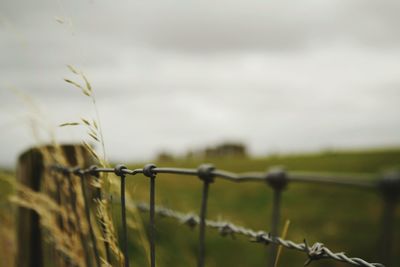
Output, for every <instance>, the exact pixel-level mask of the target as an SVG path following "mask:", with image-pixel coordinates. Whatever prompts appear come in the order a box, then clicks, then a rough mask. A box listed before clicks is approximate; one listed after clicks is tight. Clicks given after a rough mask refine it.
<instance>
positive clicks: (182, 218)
mask: <svg viewBox="0 0 400 267" xmlns="http://www.w3.org/2000/svg"><path fill="white" fill-rule="evenodd" d="M127 205H135V206H136V207H137V208H138V210H140V211H142V212H148V211H149V210H150V207H149V205H148V204H146V203H138V204H135V203H128V204H127ZM155 212H156V214H158V215H160V216H162V217H169V218H173V219H176V220H178V221H179V222H181V223H182V224H187V225H188V226H190V227H195V226H197V225H199V224H200V217H199V216H197V215H195V214H193V213H182V212H179V211H175V210H172V209H169V208H165V207H161V206H156V207H155ZM205 225H206V226H207V227H209V228H214V229H217V230H218V231H219V233H220V234H221V235H222V236H226V235H230V236H232V235H234V234H237V235H242V236H245V237H249V238H250V239H251V241H252V242H256V243H261V244H266V245H268V244H271V243H272V244H276V245H281V246H283V247H285V248H288V249H294V250H297V251H301V252H303V253H306V254H307V256H308V260H307V261H306V263H305V265H308V264H309V263H310V262H311V261H314V260H320V259H332V260H336V261H340V262H346V263H349V264H352V265H355V266H365V267H384V265H383V264H381V263H370V262H367V261H365V260H363V259H360V258H355V257H348V256H347V255H346V254H345V253H344V252H336V253H335V252H332V251H331V250H330V249H329V248H327V247H325V246H324V244H322V243H319V242H317V243H315V244H313V245H312V246H311V247H310V246H309V245H308V243H307V241H306V240H304V242H303V243H295V242H293V241H290V240H285V239H282V238H280V237H273V236H271V235H270V234H269V233H267V232H264V231H255V230H252V229H249V228H245V227H243V226H238V225H235V224H233V223H231V222H226V221H213V220H206V221H205Z"/></svg>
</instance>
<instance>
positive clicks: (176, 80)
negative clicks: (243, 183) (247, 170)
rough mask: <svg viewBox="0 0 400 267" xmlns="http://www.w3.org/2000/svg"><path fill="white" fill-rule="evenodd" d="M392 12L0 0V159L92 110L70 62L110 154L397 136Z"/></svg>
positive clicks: (63, 135) (398, 58)
mask: <svg viewBox="0 0 400 267" xmlns="http://www.w3.org/2000/svg"><path fill="white" fill-rule="evenodd" d="M399 12H400V2H399V1H375V0H353V1H348V0H332V1H321V0H309V1H308V0H307V1H304V0H303V1H282V0H279V1H278V0H277V1H259V0H240V1H169V0H163V1H150V2H149V1H109V0H79V1H77V0H76V1H72V0H68V1H66V0H38V1H22V0H13V1H7V0H2V1H0V132H1V138H0V146H1V149H0V165H9V164H13V163H14V161H15V158H16V156H17V155H18V153H20V152H21V151H23V150H24V149H26V148H27V147H29V146H31V145H34V144H36V143H37V142H38V141H41V142H46V141H48V138H49V137H48V130H43V127H44V126H46V127H47V128H50V129H52V130H54V131H55V134H56V136H57V139H58V140H60V141H61V142H67V141H69V142H79V141H80V140H82V139H85V138H86V135H85V132H84V131H83V130H81V129H76V128H75V129H67V128H57V127H56V126H57V125H58V124H60V123H63V122H67V121H76V120H79V118H80V117H86V118H91V117H93V116H94V111H93V106H92V105H91V102H90V99H88V98H87V97H85V96H83V95H82V94H81V93H80V91H79V90H77V89H76V88H73V87H72V86H71V85H69V84H67V83H65V82H64V81H63V78H75V77H74V76H73V74H71V73H70V71H69V70H68V68H67V67H66V65H67V64H70V65H73V66H75V67H76V68H78V69H80V70H82V71H83V72H84V73H85V74H86V75H87V77H88V78H89V80H90V81H91V83H92V85H93V87H94V90H95V95H96V99H97V106H98V109H99V113H100V118H101V123H102V126H103V130H104V137H105V142H106V148H107V151H108V152H107V153H108V155H109V157H110V158H111V159H113V160H115V161H122V162H128V161H133V160H146V159H149V158H152V157H153V156H154V155H156V154H157V152H159V151H161V150H168V151H172V152H175V153H183V152H184V151H186V150H187V149H188V148H199V147H202V146H204V145H209V144H215V143H218V142H220V141H223V140H231V141H243V142H245V143H246V144H247V145H248V146H249V149H250V151H251V152H252V153H253V154H255V155H264V154H268V153H276V152H281V153H283V152H284V153H286V152H298V151H314V150H319V149H326V148H362V147H379V146H392V145H396V146H399V145H400V134H399V131H400V116H399V111H400V105H399V103H400V101H399V100H400V31H399V29H400V16H399ZM27 98H29V99H28V100H27ZM32 121H33V122H32ZM32 125H33V126H34V127H32ZM32 128H37V129H38V130H37V131H35V130H32ZM35 132H36V133H35Z"/></svg>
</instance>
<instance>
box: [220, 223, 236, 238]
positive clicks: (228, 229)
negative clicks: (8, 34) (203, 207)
mask: <svg viewBox="0 0 400 267" xmlns="http://www.w3.org/2000/svg"><path fill="white" fill-rule="evenodd" d="M219 233H220V234H221V236H227V235H230V236H231V237H232V238H235V236H234V233H235V229H234V228H233V227H232V225H231V224H229V223H225V224H224V225H222V226H221V227H220V228H219Z"/></svg>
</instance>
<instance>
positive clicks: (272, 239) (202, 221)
mask: <svg viewBox="0 0 400 267" xmlns="http://www.w3.org/2000/svg"><path fill="white" fill-rule="evenodd" d="M50 168H51V169H53V170H56V171H60V172H63V173H74V172H73V168H68V167H65V166H61V165H52V166H50ZM102 172H105V173H115V174H116V175H118V176H120V177H121V205H122V208H121V211H122V215H121V216H122V224H123V225H122V226H123V253H124V257H125V267H129V259H128V247H127V232H126V207H125V206H126V201H125V178H126V175H136V174H144V175H145V176H147V177H150V206H146V207H147V208H144V207H145V206H143V204H141V205H140V206H139V208H141V209H142V210H147V209H148V210H149V211H150V254H151V266H152V267H154V266H155V244H154V239H155V234H154V213H155V212H156V213H158V214H160V215H164V216H168V217H174V218H176V219H179V220H184V221H185V223H187V224H189V225H192V226H195V225H197V224H199V226H200V227H199V228H200V229H199V258H198V266H199V267H203V266H204V262H205V244H204V242H205V227H206V226H207V227H212V228H217V229H218V230H219V231H220V232H221V234H223V235H227V234H234V233H236V234H241V235H244V236H248V237H251V238H252V239H253V241H254V242H257V243H263V244H274V245H282V246H283V247H286V248H289V249H295V250H299V251H302V252H305V253H306V254H307V255H308V258H309V259H308V261H307V262H306V264H308V263H310V262H311V261H313V260H319V259H333V260H336V261H342V262H347V263H350V264H353V265H356V266H367V267H373V266H378V267H382V266H384V265H382V264H381V263H369V262H367V261H365V260H363V259H360V258H350V257H348V256H346V255H345V254H344V253H343V252H340V253H333V252H332V251H330V250H329V249H328V248H326V247H325V246H324V245H323V244H322V243H315V244H314V245H312V246H311V247H310V246H308V244H307V242H306V241H304V243H294V242H292V241H290V240H284V239H281V238H279V237H277V228H278V223H279V209H280V194H281V191H282V190H283V189H284V187H285V186H286V185H287V183H288V182H298V183H317V184H325V185H337V186H346V187H347V186H351V187H356V188H361V189H373V188H376V189H379V186H380V185H379V184H378V183H377V182H360V181H359V180H356V179H348V178H346V179H344V178H343V176H342V175H340V176H339V177H334V176H331V175H329V176H327V175H321V174H315V173H287V172H286V171H284V170H282V169H279V170H276V169H273V170H271V171H269V172H267V173H261V172H252V173H244V174H236V173H232V172H228V171H223V170H216V169H215V168H214V167H213V166H211V165H202V166H200V167H199V168H198V169H186V168H158V167H156V166H155V165H153V164H148V165H146V166H145V167H144V168H143V169H133V170H131V169H128V168H126V167H125V166H123V165H117V166H116V167H115V168H99V167H97V166H92V167H90V168H88V169H85V170H80V173H81V174H89V175H94V176H96V175H98V174H99V173H102ZM159 173H167V174H178V175H189V176H197V177H199V178H200V179H201V180H203V194H202V201H201V210H200V217H198V216H194V215H188V214H182V213H178V212H175V211H172V210H169V209H166V208H161V207H155V204H154V203H155V176H156V174H159ZM340 177H342V178H340ZM214 178H220V179H224V180H228V181H232V182H247V181H258V182H266V183H268V184H269V185H270V186H271V187H272V188H273V189H274V192H275V196H276V197H275V198H274V200H273V206H274V207H275V208H274V209H273V214H272V230H273V233H274V234H273V235H271V234H269V233H266V232H262V231H258V232H256V231H253V230H251V229H247V228H244V227H241V226H236V225H234V224H231V223H227V222H215V221H209V220H206V212H207V198H208V190H209V185H210V183H212V182H213V181H214ZM271 252H272V253H271V255H270V258H271V261H270V262H274V258H275V256H276V249H274V248H272V249H271Z"/></svg>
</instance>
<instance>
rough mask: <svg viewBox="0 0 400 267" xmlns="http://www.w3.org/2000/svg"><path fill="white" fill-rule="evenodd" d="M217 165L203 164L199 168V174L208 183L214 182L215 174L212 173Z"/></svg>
mask: <svg viewBox="0 0 400 267" xmlns="http://www.w3.org/2000/svg"><path fill="white" fill-rule="evenodd" d="M214 170H215V167H214V166H213V165H212V164H203V165H200V166H199V168H197V173H198V176H199V178H200V179H201V180H203V181H204V182H206V183H212V182H214V174H213V173H212V172H213V171H214Z"/></svg>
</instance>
